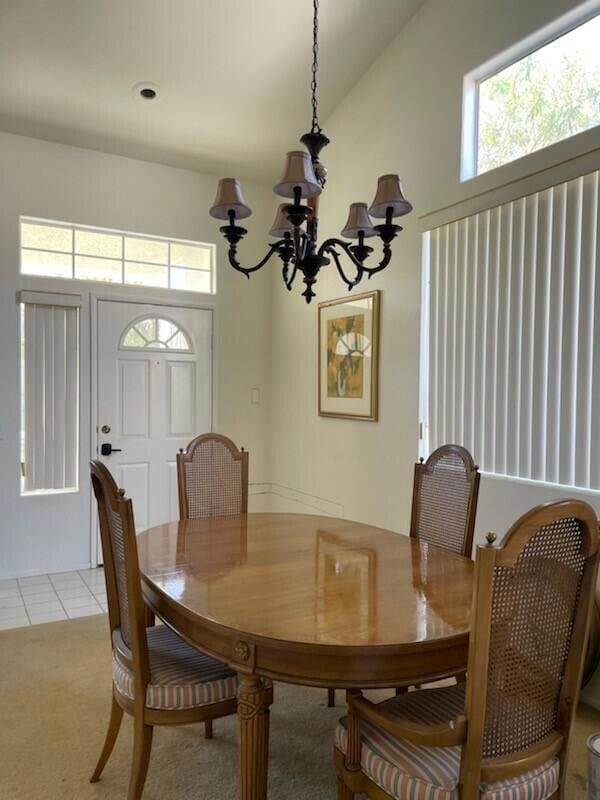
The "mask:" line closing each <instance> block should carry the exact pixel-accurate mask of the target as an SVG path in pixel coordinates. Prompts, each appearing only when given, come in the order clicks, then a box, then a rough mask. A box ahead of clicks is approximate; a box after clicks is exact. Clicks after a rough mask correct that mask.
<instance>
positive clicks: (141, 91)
mask: <svg viewBox="0 0 600 800" xmlns="http://www.w3.org/2000/svg"><path fill="white" fill-rule="evenodd" d="M131 91H132V92H133V94H134V96H135V97H137V98H138V99H141V100H158V98H159V96H160V90H159V88H158V86H157V85H156V84H155V83H149V82H148V81H143V82H142V83H136V84H135V86H134V87H133V89H132V90H131Z"/></svg>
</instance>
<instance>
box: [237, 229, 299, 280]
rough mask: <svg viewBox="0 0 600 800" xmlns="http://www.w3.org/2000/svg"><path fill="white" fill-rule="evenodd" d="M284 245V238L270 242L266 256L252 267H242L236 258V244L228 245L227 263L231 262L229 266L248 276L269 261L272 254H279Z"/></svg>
mask: <svg viewBox="0 0 600 800" xmlns="http://www.w3.org/2000/svg"><path fill="white" fill-rule="evenodd" d="M284 245H286V242H285V240H284V239H280V240H279V241H278V242H272V243H271V244H270V245H269V252H268V253H267V254H266V256H265V257H264V258H263V259H262V260H261V261H259V262H258V264H255V265H254V266H253V267H243V266H242V265H241V264H240V262H239V261H238V259H237V244H230V245H229V250H228V253H227V255H228V257H229V263H230V264H231V266H232V267H233V268H234V269H236V270H237V271H238V272H241V273H242V274H244V275H246V277H247V278H249V277H250V275H251V274H252V273H253V272H256V271H257V270H259V269H261V267H264V266H265V264H266V263H267V262H268V261H270V260H271V258H272V257H273V256H274V255H281V254H282V249H283V246H284Z"/></svg>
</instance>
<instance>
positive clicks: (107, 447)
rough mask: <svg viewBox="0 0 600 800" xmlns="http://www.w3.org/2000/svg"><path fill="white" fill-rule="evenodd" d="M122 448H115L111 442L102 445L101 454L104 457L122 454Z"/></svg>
mask: <svg viewBox="0 0 600 800" xmlns="http://www.w3.org/2000/svg"><path fill="white" fill-rule="evenodd" d="M122 452H123V451H122V450H121V448H120V447H113V446H112V444H111V443H110V442H104V444H102V445H100V453H101V454H102V455H103V456H109V455H110V454H111V453H122Z"/></svg>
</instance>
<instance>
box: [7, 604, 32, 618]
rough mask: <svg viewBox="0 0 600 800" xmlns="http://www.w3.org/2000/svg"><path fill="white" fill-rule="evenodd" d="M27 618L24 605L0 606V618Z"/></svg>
mask: <svg viewBox="0 0 600 800" xmlns="http://www.w3.org/2000/svg"><path fill="white" fill-rule="evenodd" d="M22 618H23V619H27V613H26V612H25V608H24V606H21V608H0V619H22Z"/></svg>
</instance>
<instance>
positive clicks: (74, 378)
mask: <svg viewBox="0 0 600 800" xmlns="http://www.w3.org/2000/svg"><path fill="white" fill-rule="evenodd" d="M20 299H21V310H22V313H21V323H22V327H21V491H22V493H23V494H32V493H35V494H40V493H44V494H46V493H49V492H69V491H71V492H74V491H77V488H78V473H79V457H78V453H79V302H80V300H79V298H76V297H74V296H71V297H69V296H67V295H65V296H64V297H61V296H60V295H48V294H41V293H34V292H22V293H21V298H20Z"/></svg>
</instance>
